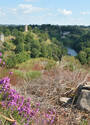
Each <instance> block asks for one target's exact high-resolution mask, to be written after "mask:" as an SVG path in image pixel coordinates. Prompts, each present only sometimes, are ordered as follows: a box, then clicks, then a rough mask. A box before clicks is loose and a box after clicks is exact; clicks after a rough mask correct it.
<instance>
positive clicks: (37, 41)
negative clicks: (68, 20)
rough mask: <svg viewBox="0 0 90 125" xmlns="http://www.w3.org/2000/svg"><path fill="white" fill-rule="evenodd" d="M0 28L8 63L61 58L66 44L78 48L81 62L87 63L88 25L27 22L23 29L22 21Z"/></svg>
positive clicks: (89, 51) (89, 53)
mask: <svg viewBox="0 0 90 125" xmlns="http://www.w3.org/2000/svg"><path fill="white" fill-rule="evenodd" d="M0 32H1V33H3V34H4V35H5V42H4V43H3V46H2V47H0V48H1V51H2V52H3V53H4V56H5V57H3V58H5V60H6V62H7V64H8V66H9V64H12V65H10V67H13V66H15V64H16V63H21V62H23V61H25V60H27V59H29V58H36V57H45V58H50V59H54V60H61V58H62V56H64V55H67V49H66V47H70V48H73V49H75V50H76V51H77V53H78V55H77V57H76V58H78V59H79V60H80V62H81V64H88V65H90V27H89V26H59V25H50V24H48V25H46V24H43V25H28V32H25V26H24V25H0ZM12 60H13V61H12Z"/></svg>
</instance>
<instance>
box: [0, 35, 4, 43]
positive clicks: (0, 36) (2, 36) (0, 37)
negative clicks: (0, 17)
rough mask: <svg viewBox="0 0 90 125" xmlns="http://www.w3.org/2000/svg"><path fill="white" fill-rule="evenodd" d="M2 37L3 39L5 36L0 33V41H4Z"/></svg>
mask: <svg viewBox="0 0 90 125" xmlns="http://www.w3.org/2000/svg"><path fill="white" fill-rule="evenodd" d="M4 39H5V38H4V34H3V33H0V41H1V42H4Z"/></svg>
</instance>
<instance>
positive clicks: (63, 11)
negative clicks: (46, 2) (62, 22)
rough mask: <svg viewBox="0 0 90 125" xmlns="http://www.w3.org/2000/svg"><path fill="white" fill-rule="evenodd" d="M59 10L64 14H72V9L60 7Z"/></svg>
mask: <svg viewBox="0 0 90 125" xmlns="http://www.w3.org/2000/svg"><path fill="white" fill-rule="evenodd" d="M57 11H58V12H59V13H61V14H63V15H72V11H71V10H66V9H63V10H62V9H58V10H57Z"/></svg>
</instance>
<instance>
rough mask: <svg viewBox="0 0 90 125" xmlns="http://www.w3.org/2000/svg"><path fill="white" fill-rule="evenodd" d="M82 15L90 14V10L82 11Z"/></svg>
mask: <svg viewBox="0 0 90 125" xmlns="http://www.w3.org/2000/svg"><path fill="white" fill-rule="evenodd" d="M81 15H90V11H83V12H81Z"/></svg>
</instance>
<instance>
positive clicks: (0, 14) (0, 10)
mask: <svg viewBox="0 0 90 125" xmlns="http://www.w3.org/2000/svg"><path fill="white" fill-rule="evenodd" d="M5 15H6V14H5V13H4V12H3V10H2V8H0V16H5Z"/></svg>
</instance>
